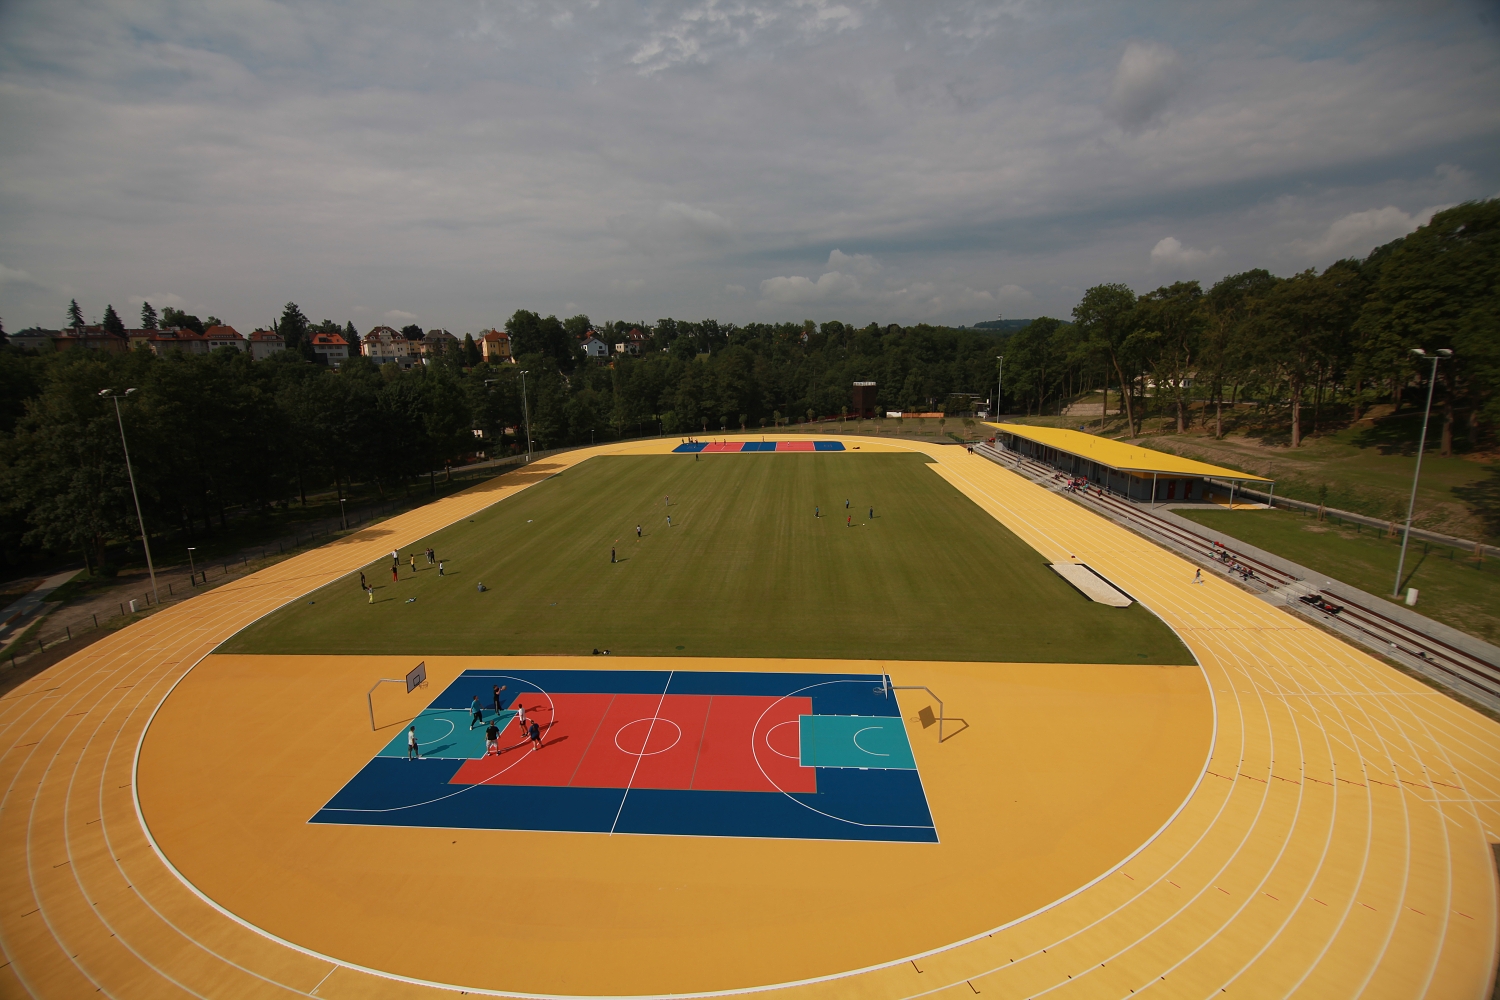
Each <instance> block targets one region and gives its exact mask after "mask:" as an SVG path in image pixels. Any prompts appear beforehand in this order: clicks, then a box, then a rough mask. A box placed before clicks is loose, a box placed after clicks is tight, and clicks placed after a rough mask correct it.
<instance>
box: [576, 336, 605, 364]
mask: <svg viewBox="0 0 1500 1000" xmlns="http://www.w3.org/2000/svg"><path fill="white" fill-rule="evenodd" d="M579 346H580V347H582V348H583V353H584V356H585V357H587V358H588V359H589V360H590V361H607V360H609V345H608V344H606V343H605V342H604V341H602V340H600V339H599V338H598V337H595V336H594V335H592V334H590V335H589V336H588V337H587V338H585V339H584V341H583V343H582V344H580V345H579Z"/></svg>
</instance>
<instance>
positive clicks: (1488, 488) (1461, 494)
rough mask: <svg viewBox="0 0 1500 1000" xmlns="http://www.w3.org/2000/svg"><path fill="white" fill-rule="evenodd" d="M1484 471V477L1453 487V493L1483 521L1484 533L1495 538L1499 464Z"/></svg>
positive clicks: (1499, 522) (1498, 532)
mask: <svg viewBox="0 0 1500 1000" xmlns="http://www.w3.org/2000/svg"><path fill="white" fill-rule="evenodd" d="M1485 473H1486V474H1487V475H1486V478H1484V479H1481V480H1479V481H1477V482H1473V483H1469V484H1468V485H1467V486H1455V487H1453V495H1454V496H1456V497H1458V498H1459V499H1460V500H1462V501H1463V502H1464V505H1465V506H1467V507H1468V508H1469V513H1470V514H1473V515H1474V516H1475V517H1477V518H1479V519H1480V521H1482V522H1484V529H1485V534H1486V535H1488V536H1489V537H1490V538H1496V537H1500V464H1497V465H1491V466H1488V467H1487V468H1486V469H1485Z"/></svg>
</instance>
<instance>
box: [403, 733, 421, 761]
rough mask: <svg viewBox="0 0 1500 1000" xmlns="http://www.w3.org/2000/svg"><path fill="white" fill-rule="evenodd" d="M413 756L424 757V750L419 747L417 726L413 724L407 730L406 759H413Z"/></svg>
mask: <svg viewBox="0 0 1500 1000" xmlns="http://www.w3.org/2000/svg"><path fill="white" fill-rule="evenodd" d="M413 757H415V758H416V759H417V760H421V759H422V751H420V750H418V749H417V727H416V726H412V727H411V728H410V729H408V730H407V731H406V759H407V760H411V759H412V758H413Z"/></svg>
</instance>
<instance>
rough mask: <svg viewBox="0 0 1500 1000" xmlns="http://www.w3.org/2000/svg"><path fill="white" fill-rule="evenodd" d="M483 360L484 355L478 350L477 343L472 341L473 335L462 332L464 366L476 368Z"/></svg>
mask: <svg viewBox="0 0 1500 1000" xmlns="http://www.w3.org/2000/svg"><path fill="white" fill-rule="evenodd" d="M483 360H484V356H483V355H482V354H480V352H479V345H478V344H477V343H475V342H474V335H473V334H472V333H466V334H464V367H465V368H477V367H478V366H479V363H480V362H481V361H483Z"/></svg>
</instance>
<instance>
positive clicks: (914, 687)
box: [891, 684, 944, 743]
mask: <svg viewBox="0 0 1500 1000" xmlns="http://www.w3.org/2000/svg"><path fill="white" fill-rule="evenodd" d="M891 690H892V691H926V692H927V693H928V694H932V688H930V687H928V686H927V685H926V684H892V685H891ZM932 700H933V701H935V702H937V703H938V742H939V743H941V742H943V719H944V713H943V699H941V698H939V697H938V696H937V695H935V694H932Z"/></svg>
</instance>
